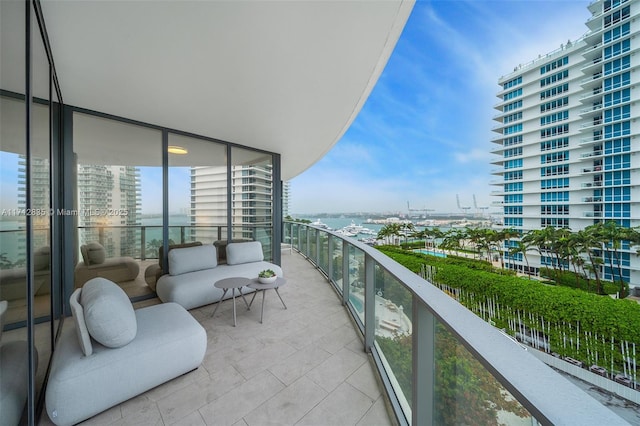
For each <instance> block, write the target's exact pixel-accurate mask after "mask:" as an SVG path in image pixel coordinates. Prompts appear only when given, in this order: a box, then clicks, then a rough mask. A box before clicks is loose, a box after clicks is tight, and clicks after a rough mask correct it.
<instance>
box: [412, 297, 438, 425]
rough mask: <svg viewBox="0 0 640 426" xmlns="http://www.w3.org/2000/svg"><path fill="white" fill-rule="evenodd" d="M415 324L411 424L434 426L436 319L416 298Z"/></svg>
mask: <svg viewBox="0 0 640 426" xmlns="http://www.w3.org/2000/svg"><path fill="white" fill-rule="evenodd" d="M412 310H413V318H411V321H412V326H413V330H412V335H411V339H412V346H413V351H412V365H413V383H412V391H413V392H412V404H411V417H412V420H411V424H413V425H426V426H429V425H433V424H434V423H433V420H434V397H435V378H434V368H435V365H436V364H435V332H436V326H435V324H436V319H435V316H434V315H433V314H432V313H431V311H429V309H428V308H427V306H426V305H425V304H424V303H421V302H420V301H419V300H418V297H416V296H415V295H414V296H413V309H412Z"/></svg>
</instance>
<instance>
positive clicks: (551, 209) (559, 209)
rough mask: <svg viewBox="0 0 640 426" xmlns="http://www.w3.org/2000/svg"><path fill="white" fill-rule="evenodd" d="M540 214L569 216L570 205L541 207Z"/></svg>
mask: <svg viewBox="0 0 640 426" xmlns="http://www.w3.org/2000/svg"><path fill="white" fill-rule="evenodd" d="M540 214H542V215H567V214H569V205H568V204H552V205H548V206H540Z"/></svg>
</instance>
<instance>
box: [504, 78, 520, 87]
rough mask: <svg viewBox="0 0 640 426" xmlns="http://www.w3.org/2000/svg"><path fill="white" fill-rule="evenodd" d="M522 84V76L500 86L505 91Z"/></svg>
mask: <svg viewBox="0 0 640 426" xmlns="http://www.w3.org/2000/svg"><path fill="white" fill-rule="evenodd" d="M521 83H522V76H519V77H516V78H514V79H513V80H509V81H507V82H506V83H503V84H502V89H503V90H507V89H509V88H511V87H513V86H517V85H518V84H521Z"/></svg>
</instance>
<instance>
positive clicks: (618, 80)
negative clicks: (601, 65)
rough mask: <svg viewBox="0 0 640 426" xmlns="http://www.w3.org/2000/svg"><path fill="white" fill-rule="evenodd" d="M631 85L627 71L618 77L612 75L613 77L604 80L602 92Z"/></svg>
mask: <svg viewBox="0 0 640 426" xmlns="http://www.w3.org/2000/svg"><path fill="white" fill-rule="evenodd" d="M630 83H631V73H629V71H627V72H625V73H622V74H620V75H614V76H613V77H608V78H605V79H604V85H603V87H604V90H605V92H607V91H609V90H613V89H617V88H619V87H623V86H628V85H629V84H630Z"/></svg>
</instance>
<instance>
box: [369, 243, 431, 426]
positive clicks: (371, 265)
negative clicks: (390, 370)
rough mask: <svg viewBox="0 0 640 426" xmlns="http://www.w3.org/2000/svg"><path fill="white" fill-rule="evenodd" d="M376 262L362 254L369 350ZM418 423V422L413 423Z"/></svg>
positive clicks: (372, 334)
mask: <svg viewBox="0 0 640 426" xmlns="http://www.w3.org/2000/svg"><path fill="white" fill-rule="evenodd" d="M375 275H376V262H375V261H374V260H373V258H372V257H371V256H369V255H368V254H366V253H365V255H364V350H365V351H366V352H371V348H372V347H373V342H374V340H375V337H376V318H375V315H376V311H375V306H376V288H375V280H376V276H375ZM414 424H416V425H417V424H420V423H414Z"/></svg>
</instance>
